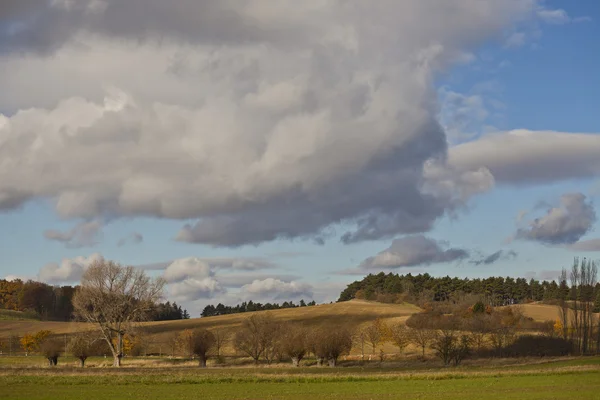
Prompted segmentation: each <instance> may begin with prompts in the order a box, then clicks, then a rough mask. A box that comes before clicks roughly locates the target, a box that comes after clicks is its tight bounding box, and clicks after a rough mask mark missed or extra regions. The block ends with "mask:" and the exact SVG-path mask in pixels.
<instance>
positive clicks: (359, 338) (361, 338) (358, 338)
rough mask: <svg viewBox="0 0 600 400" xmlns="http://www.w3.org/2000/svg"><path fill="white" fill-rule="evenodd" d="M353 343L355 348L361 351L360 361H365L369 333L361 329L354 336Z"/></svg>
mask: <svg viewBox="0 0 600 400" xmlns="http://www.w3.org/2000/svg"><path fill="white" fill-rule="evenodd" d="M352 341H353V344H354V345H355V346H357V347H358V348H359V349H360V359H361V361H365V343H366V342H367V333H366V332H365V330H364V329H359V330H358V331H356V333H355V334H354V335H353V336H352Z"/></svg>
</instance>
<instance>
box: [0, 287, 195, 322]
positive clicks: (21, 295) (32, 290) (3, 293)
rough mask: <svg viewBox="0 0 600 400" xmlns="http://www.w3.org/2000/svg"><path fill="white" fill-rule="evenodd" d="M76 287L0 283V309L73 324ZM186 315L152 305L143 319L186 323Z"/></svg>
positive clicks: (174, 307)
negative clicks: (184, 320) (183, 320)
mask: <svg viewBox="0 0 600 400" xmlns="http://www.w3.org/2000/svg"><path fill="white" fill-rule="evenodd" d="M77 288H78V287H77V286H51V285H48V284H46V283H42V282H36V281H33V280H28V281H22V280H20V279H15V280H12V281H8V280H5V279H0V309H4V310H11V311H19V312H22V313H24V316H26V317H28V318H33V319H42V320H47V321H73V320H76V319H77V317H76V315H75V313H74V311H75V309H74V307H73V296H74V295H75V292H76V290H77ZM189 317H190V315H189V313H188V312H187V310H185V309H182V308H181V306H179V305H177V303H170V302H169V301H167V302H166V303H156V304H154V305H153V306H152V309H151V310H150V312H149V314H148V315H147V318H148V319H149V320H151V321H167V320H177V319H187V318H189Z"/></svg>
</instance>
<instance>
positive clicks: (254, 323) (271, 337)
mask: <svg viewBox="0 0 600 400" xmlns="http://www.w3.org/2000/svg"><path fill="white" fill-rule="evenodd" d="M278 330H279V323H278V322H277V321H276V320H275V318H273V316H272V315H271V314H269V313H268V312H267V313H258V314H253V315H251V316H250V317H248V318H246V319H245V320H244V321H243V322H242V325H241V327H240V329H239V330H238V332H237V333H236V334H235V337H234V341H233V345H234V347H235V349H236V350H237V351H239V352H240V353H242V354H245V355H247V356H248V357H250V358H252V359H253V360H254V362H255V363H256V364H258V362H259V360H260V358H261V357H263V356H265V357H266V358H267V359H271V353H272V351H273V348H274V345H275V339H276V335H277V332H278Z"/></svg>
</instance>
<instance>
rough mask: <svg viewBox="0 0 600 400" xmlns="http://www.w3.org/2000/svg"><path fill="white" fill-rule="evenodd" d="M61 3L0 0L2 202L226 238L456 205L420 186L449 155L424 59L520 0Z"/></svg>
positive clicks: (395, 226) (412, 219)
mask: <svg viewBox="0 0 600 400" xmlns="http://www.w3.org/2000/svg"><path fill="white" fill-rule="evenodd" d="M57 4H58V3H57ZM61 4H63V6H58V5H54V6H52V5H50V3H48V2H23V1H21V0H19V1H16V0H5V1H3V2H2V6H0V7H2V12H1V13H0V24H2V23H3V22H6V21H10V22H11V24H12V25H11V26H13V25H14V26H19V29H18V30H16V31H14V32H11V33H10V34H7V33H6V32H5V30H2V31H0V69H1V70H2V71H4V73H3V74H1V75H0V91H1V92H2V93H3V96H1V97H0V110H4V111H3V112H4V113H6V115H5V116H4V117H2V118H0V119H1V120H2V121H3V122H2V123H1V125H2V126H1V127H0V159H1V160H2V163H0V208H4V209H7V208H13V207H17V206H19V205H20V204H23V203H24V202H25V201H27V200H30V199H34V198H49V199H52V200H53V201H54V203H55V208H56V212H57V213H58V214H59V215H60V216H61V217H64V218H83V219H91V218H118V217H124V216H141V215H143V216H151V217H161V218H170V219H179V220H182V221H184V220H194V221H197V222H195V223H191V224H189V225H186V226H185V227H184V228H183V229H182V230H181V232H180V233H179V234H178V235H177V237H178V239H179V240H182V241H187V242H193V243H204V244H209V245H215V246H239V245H243V244H248V243H260V242H264V241H270V240H275V239H278V238H310V239H314V238H322V237H323V236H324V235H323V234H324V232H328V231H329V229H331V227H332V226H340V224H343V225H344V226H349V227H350V228H349V230H348V232H345V233H344V234H343V237H344V241H345V242H356V241H361V240H370V239H380V238H391V237H395V236H397V235H398V234H403V233H417V232H424V231H427V230H429V229H430V228H431V227H432V226H433V224H434V222H435V221H436V220H437V219H438V218H439V217H441V216H443V215H444V214H445V213H446V212H448V211H451V210H452V209H453V208H454V207H456V203H455V201H454V200H455V199H448V198H444V197H441V198H440V197H436V196H435V195H432V194H431V193H423V192H422V191H421V184H422V178H423V176H422V175H423V174H422V166H423V163H424V162H426V161H427V160H429V159H431V158H432V157H440V156H443V155H444V153H445V152H446V137H445V134H444V132H443V129H442V128H441V127H440V126H439V124H438V123H437V121H436V114H437V107H436V99H435V93H434V90H433V82H434V78H435V76H436V73H438V72H439V71H441V70H443V69H445V68H447V67H449V66H450V65H452V63H456V62H460V61H461V60H463V61H464V59H465V57H464V55H465V54H468V53H470V52H471V51H472V50H474V49H477V48H478V45H479V44H481V43H483V42H484V41H485V40H486V39H487V38H490V37H493V36H496V35H499V34H500V33H501V32H502V31H504V29H505V28H506V27H507V26H510V25H512V23H513V21H515V20H517V19H519V18H520V17H523V16H527V15H529V14H530V13H531V11H532V10H534V9H535V5H536V2H535V1H533V0H530V1H520V0H506V1H502V2H499V1H496V0H483V1H482V0H460V1H453V2H451V3H448V2H446V1H437V2H435V1H433V2H424V1H421V0H406V1H391V0H387V1H383V0H382V1H378V2H376V3H373V2H370V3H365V2H360V1H357V2H337V1H332V2H320V1H306V2H297V1H282V2H277V5H274V4H273V3H272V2H268V1H247V2H244V3H239V2H237V1H228V0H223V1H217V2H211V1H187V0H179V1H177V2H176V4H173V3H168V4H167V3H165V2H164V1H162V0H143V1H142V0H129V1H127V2H123V1H117V0H104V1H103V2H98V1H97V0H96V1H95V2H91V1H80V2H73V3H69V4H71V5H69V6H68V7H65V6H64V4H65V3H64V2H63V3H61ZM49 55H51V56H49ZM142 66H143V67H142ZM39 71H44V73H43V74H40V73H39ZM106 87H115V88H118V90H113V91H112V92H110V93H109V94H108V95H106V94H105V88H106ZM217 133H218V134H217ZM367 133H368V134H367ZM24 154H26V155H27V156H25V157H23V156H22V155H24ZM15 171H17V172H15ZM340 199H343V200H342V201H341V200H340ZM449 201H450V202H449Z"/></svg>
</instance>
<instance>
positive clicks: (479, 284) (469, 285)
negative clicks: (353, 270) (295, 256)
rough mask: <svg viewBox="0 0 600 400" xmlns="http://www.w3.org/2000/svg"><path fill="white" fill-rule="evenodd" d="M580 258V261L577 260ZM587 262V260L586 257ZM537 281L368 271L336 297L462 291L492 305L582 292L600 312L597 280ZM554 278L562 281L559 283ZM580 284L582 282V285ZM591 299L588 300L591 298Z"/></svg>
mask: <svg viewBox="0 0 600 400" xmlns="http://www.w3.org/2000/svg"><path fill="white" fill-rule="evenodd" d="M577 262H579V261H577ZM585 262H590V261H585ZM556 278H557V279H556V280H552V281H541V282H540V281H538V280H535V279H530V280H529V281H528V280H526V279H524V278H516V279H515V278H511V277H506V278H503V277H489V278H484V279H480V278H473V279H471V278H463V279H461V278H457V277H454V278H450V277H449V276H446V277H441V278H437V277H433V276H431V275H429V274H427V273H425V274H419V275H412V274H407V275H399V274H394V273H388V274H385V273H383V272H380V273H378V274H369V275H367V276H366V277H364V278H363V279H362V280H360V281H354V282H352V283H351V284H349V285H348V286H347V287H346V288H345V289H344V290H343V291H342V292H341V294H340V296H339V299H338V301H347V300H352V299H365V300H373V301H379V302H383V303H396V302H404V301H406V302H410V303H414V304H417V305H421V306H422V305H423V304H425V303H428V302H444V301H453V300H455V299H457V298H460V297H461V296H463V295H465V294H474V295H478V296H482V298H483V301H484V302H485V303H486V304H489V305H491V306H493V307H496V306H506V305H512V304H522V303H526V302H529V301H545V302H548V303H552V304H558V303H559V302H561V301H562V300H563V299H565V298H567V299H568V300H573V299H576V298H578V297H579V296H581V295H582V294H583V295H585V297H586V299H587V301H588V302H591V303H592V304H593V309H594V312H600V284H599V283H597V282H593V283H592V282H588V281H586V282H584V283H579V282H569V281H568V280H564V282H563V281H562V280H561V279H559V278H560V277H559V276H557V277H556ZM557 281H560V282H563V283H561V284H559V283H557ZM582 285H583V286H582ZM590 299H591V300H590Z"/></svg>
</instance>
